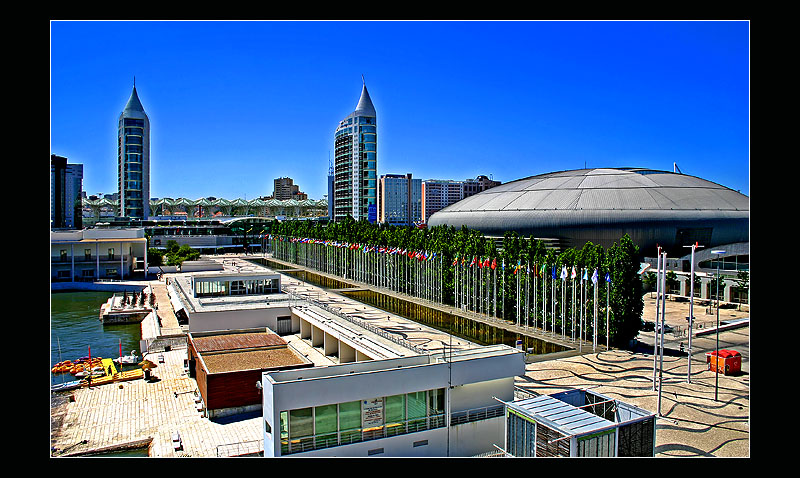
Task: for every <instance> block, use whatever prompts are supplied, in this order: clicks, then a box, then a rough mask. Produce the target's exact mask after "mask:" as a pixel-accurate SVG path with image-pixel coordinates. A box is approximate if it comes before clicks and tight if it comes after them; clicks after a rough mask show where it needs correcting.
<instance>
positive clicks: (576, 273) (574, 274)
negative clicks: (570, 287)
mask: <svg viewBox="0 0 800 478" xmlns="http://www.w3.org/2000/svg"><path fill="white" fill-rule="evenodd" d="M577 276H578V271H576V270H575V266H572V279H575V277H577Z"/></svg>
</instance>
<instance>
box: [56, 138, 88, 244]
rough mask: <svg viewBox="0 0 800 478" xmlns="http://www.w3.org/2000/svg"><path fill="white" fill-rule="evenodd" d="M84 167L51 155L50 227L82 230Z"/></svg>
mask: <svg viewBox="0 0 800 478" xmlns="http://www.w3.org/2000/svg"><path fill="white" fill-rule="evenodd" d="M82 197H83V165H82V164H67V158H65V157H63V156H58V155H56V154H51V155H50V227H51V228H53V229H63V228H69V229H82V228H83V221H82V207H81V205H82V202H81V198H82Z"/></svg>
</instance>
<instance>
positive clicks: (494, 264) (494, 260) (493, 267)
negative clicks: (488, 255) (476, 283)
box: [492, 259, 497, 270]
mask: <svg viewBox="0 0 800 478" xmlns="http://www.w3.org/2000/svg"><path fill="white" fill-rule="evenodd" d="M496 267H497V259H492V270H494V269H495V268H496Z"/></svg>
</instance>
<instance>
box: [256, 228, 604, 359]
mask: <svg viewBox="0 0 800 478" xmlns="http://www.w3.org/2000/svg"><path fill="white" fill-rule="evenodd" d="M267 239H268V240H269V244H270V246H271V250H272V254H273V257H274V258H276V259H279V260H282V261H286V262H291V263H294V264H298V265H301V266H304V267H308V268H311V269H315V270H318V271H321V272H325V273H327V274H330V275H336V276H339V277H342V278H344V279H350V280H354V281H357V282H362V283H365V284H370V285H373V286H376V287H381V288H385V289H389V290H391V291H394V292H399V293H403V294H407V295H410V296H412V297H416V298H420V299H425V300H429V301H432V302H436V303H439V304H444V303H445V299H444V295H445V294H444V290H443V284H444V273H445V271H444V267H445V265H444V263H443V260H442V256H441V255H437V253H435V252H434V253H431V252H428V251H412V250H406V249H401V248H396V247H394V248H391V247H383V246H373V245H362V244H354V243H347V242H341V241H333V240H321V239H309V238H296V237H286V236H273V235H269V236H268V237H267ZM451 267H452V268H453V305H454V306H455V307H456V308H457V309H460V310H462V311H469V312H472V313H475V314H478V315H481V316H485V317H487V318H494V319H503V320H514V321H515V324H516V325H517V326H519V327H524V328H526V329H528V328H537V327H540V328H541V330H542V331H543V332H544V333H549V334H550V335H552V336H556V335H557V332H556V330H557V328H559V327H560V332H561V338H562V339H563V340H566V338H567V335H566V334H567V329H568V328H569V329H570V340H572V341H573V342H574V341H576V340H578V341H579V342H580V347H581V348H582V346H583V341H584V340H588V336H589V333H591V335H592V349H593V350H594V349H596V347H597V345H598V331H599V329H598V322H597V321H598V312H599V311H598V307H599V297H598V295H599V290H600V288H601V285H600V281H601V279H600V274H599V271H598V270H597V269H594V271H593V273H592V274H591V276H589V269H586V268H582V269H581V270H580V273H579V271H578V269H577V268H576V267H575V266H573V267H572V268H571V273H570V271H569V270H568V268H567V266H566V265H564V266H563V267H562V269H561V273H560V274H559V273H558V269H557V268H556V267H549V266H548V265H547V264H541V265H538V264H536V263H534V265H533V269H531V266H530V264H526V265H525V266H523V265H522V262H521V261H518V262H517V264H516V265H515V266H510V270H513V275H514V277H515V278H516V294H515V297H514V299H515V307H514V309H513V310H511V311H509V312H510V313H508V314H507V313H506V310H505V307H504V304H505V303H506V300H505V293H506V290H507V288H506V284H505V282H506V275H507V274H506V273H505V270H506V264H505V261H504V260H501V262H500V264H498V263H497V259H491V260H490V259H489V258H479V257H477V256H473V257H471V258H467V257H460V256H456V258H455V259H454V260H453V263H452V264H451ZM498 269H499V270H500V279H499V280H500V282H501V284H500V287H499V288H498V277H497V276H498ZM548 272H549V274H548ZM531 276H532V277H531ZM548 276H549V280H548ZM579 276H580V284H577V283H576V282H577V280H576V279H577V278H578V277H579ZM567 279H570V282H571V286H572V287H571V298H570V300H569V301H568V300H567V292H568V289H569V288H570V284H568V281H567ZM605 283H606V307H605V315H606V324H605V332H606V347H608V346H609V338H610V337H609V326H610V323H609V322H610V313H611V308H610V303H609V300H610V287H611V278H610V274H609V273H608V272H606V274H605ZM531 289H532V292H533V293H532V294H531ZM578 289H579V290H578ZM590 289H591V292H592V293H593V294H592V295H593V298H591V297H590ZM540 291H541V303H540V301H539V297H540V295H539V294H540ZM578 293H580V301H578V299H577V295H578ZM498 295H499V297H498ZM559 295H560V299H559ZM498 300H499V303H498ZM548 301H549V302H548ZM540 305H541V307H540ZM568 305H569V307H568ZM589 306H591V307H592V309H593V314H592V316H591V322H590V320H589V319H590V317H589V313H588V311H587V310H586V309H587V308H588V307H589ZM559 309H560V314H559ZM576 309H578V310H577V311H576ZM567 310H569V311H570V313H568V312H567ZM568 323H569V327H568V326H567V324H568ZM576 326H577V327H576ZM576 333H577V336H576Z"/></svg>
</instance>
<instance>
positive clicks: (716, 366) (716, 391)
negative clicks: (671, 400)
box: [711, 249, 725, 401]
mask: <svg viewBox="0 0 800 478" xmlns="http://www.w3.org/2000/svg"><path fill="white" fill-rule="evenodd" d="M711 253H712V254H717V255H718V256H717V277H716V279H717V280H716V282H717V349H716V355H715V356H714V360H716V361H717V362H716V363H715V364H714V370H715V371H716V373H715V375H714V379H715V380H714V400H715V401H719V398H718V397H719V256H720V255H722V254H724V253H725V251H723V250H719V249H718V250H714V251H711Z"/></svg>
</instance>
